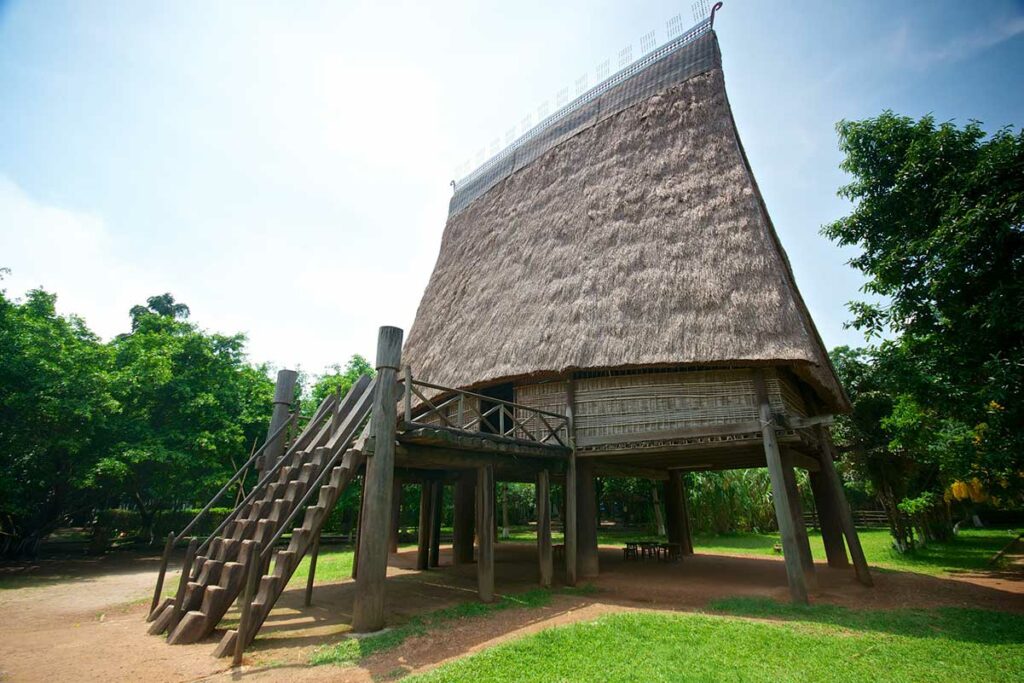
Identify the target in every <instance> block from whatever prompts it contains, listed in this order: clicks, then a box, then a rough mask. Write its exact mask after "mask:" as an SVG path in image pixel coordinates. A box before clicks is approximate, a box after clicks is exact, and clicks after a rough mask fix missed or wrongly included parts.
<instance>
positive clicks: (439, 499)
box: [428, 480, 444, 567]
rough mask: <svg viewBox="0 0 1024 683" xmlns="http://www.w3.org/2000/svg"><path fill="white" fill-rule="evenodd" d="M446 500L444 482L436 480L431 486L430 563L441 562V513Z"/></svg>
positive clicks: (437, 563)
mask: <svg viewBox="0 0 1024 683" xmlns="http://www.w3.org/2000/svg"><path fill="white" fill-rule="evenodd" d="M443 502H444V482H442V481H440V480H439V481H435V482H433V486H431V487H430V553H429V555H430V556H429V558H428V559H429V564H430V566H431V567H437V566H439V565H440V564H441V513H442V512H443V510H442V507H443V505H442V504H443Z"/></svg>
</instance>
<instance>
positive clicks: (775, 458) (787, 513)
mask: <svg viewBox="0 0 1024 683" xmlns="http://www.w3.org/2000/svg"><path fill="white" fill-rule="evenodd" d="M753 380H754V389H755V391H756V393H757V400H758V403H760V414H761V423H762V430H761V438H762V440H763V442H764V453H765V461H766V463H767V466H768V475H769V478H770V479H771V484H772V500H773V501H774V503H775V519H776V520H777V521H778V523H779V532H780V534H781V536H782V554H783V558H784V559H785V561H786V576H787V578H788V579H789V593H790V596H791V597H792V599H793V602H795V603H798V604H804V605H806V604H807V582H806V580H805V578H804V571H803V567H802V566H801V564H800V548H799V547H798V545H797V538H796V529H795V528H794V525H793V511H792V509H791V507H790V503H789V496H788V494H787V491H786V480H785V476H784V475H783V472H782V455H781V454H780V453H779V444H778V442H777V441H776V440H775V425H774V423H773V417H772V408H771V404H769V402H768V392H767V389H766V388H765V380H764V371H763V370H755V371H754V373H753Z"/></svg>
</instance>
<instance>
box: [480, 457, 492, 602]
mask: <svg viewBox="0 0 1024 683" xmlns="http://www.w3.org/2000/svg"><path fill="white" fill-rule="evenodd" d="M476 508H477V509H476V529H477V533H476V536H477V542H478V543H479V548H478V550H477V563H476V576H477V585H478V590H479V592H480V599H481V600H482V601H484V602H493V601H494V467H493V466H492V465H484V466H483V467H481V468H480V469H478V470H477V481H476Z"/></svg>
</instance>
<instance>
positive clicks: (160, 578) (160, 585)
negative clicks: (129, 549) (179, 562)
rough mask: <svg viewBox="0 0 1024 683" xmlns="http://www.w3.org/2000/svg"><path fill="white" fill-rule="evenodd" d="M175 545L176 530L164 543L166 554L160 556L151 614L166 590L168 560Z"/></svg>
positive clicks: (150, 609)
mask: <svg viewBox="0 0 1024 683" xmlns="http://www.w3.org/2000/svg"><path fill="white" fill-rule="evenodd" d="M173 547H174V532H173V531H172V532H171V533H169V534H167V543H165V544H164V554H163V556H162V557H161V558H160V573H159V574H158V575H157V577H156V590H154V591H153V602H152V603H151V604H150V606H149V614H150V616H152V615H153V612H155V611H156V608H157V605H159V604H160V593H162V592H163V590H164V576H165V575H166V574H167V562H168V560H170V557H171V549H172V548H173Z"/></svg>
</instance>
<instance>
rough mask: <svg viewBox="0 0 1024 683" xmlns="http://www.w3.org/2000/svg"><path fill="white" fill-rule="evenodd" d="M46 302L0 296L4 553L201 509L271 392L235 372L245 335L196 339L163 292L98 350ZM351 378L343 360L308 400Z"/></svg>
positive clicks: (243, 451) (94, 340) (78, 323)
mask: <svg viewBox="0 0 1024 683" xmlns="http://www.w3.org/2000/svg"><path fill="white" fill-rule="evenodd" d="M55 303H56V296H55V295H54V294H50V293H48V292H45V291H42V290H33V291H31V292H29V293H28V294H27V295H26V296H25V297H24V300H23V301H18V300H12V299H10V298H8V297H7V294H6V292H0V405H2V406H3V410H2V411H0V531H2V537H0V538H2V541H3V545H2V547H0V550H2V551H3V552H4V553H7V554H19V553H24V552H29V553H30V552H32V550H33V548H34V546H35V544H36V543H37V542H38V540H39V539H40V538H41V537H43V536H45V535H46V534H47V533H49V532H50V531H52V530H53V529H55V528H56V527H58V526H60V525H65V524H69V523H78V524H91V523H94V522H98V523H97V524H96V525H95V526H96V528H98V529H99V528H104V527H111V526H117V525H112V524H110V523H108V522H109V520H111V519H114V518H115V517H117V515H113V516H112V514H111V513H106V512H104V513H102V514H101V512H100V511H103V510H106V509H117V508H123V509H125V510H130V511H131V513H132V514H134V515H137V516H138V520H139V521H138V523H137V524H135V525H134V526H133V527H132V528H133V529H137V530H138V532H139V533H141V534H142V535H143V536H152V535H153V533H154V530H156V531H161V530H162V529H163V527H164V526H166V523H161V522H160V520H164V522H166V520H168V519H171V518H172V517H169V516H168V515H171V514H172V513H174V514H176V511H180V510H185V509H187V508H190V507H193V506H196V505H202V504H204V503H206V502H207V500H208V499H209V498H210V496H211V495H212V494H213V493H214V492H216V490H217V489H218V488H219V487H220V486H221V485H222V484H223V482H224V481H225V479H226V478H227V477H228V476H230V474H231V473H232V472H234V471H235V469H236V468H237V466H238V465H240V464H241V463H242V462H243V461H244V460H245V459H246V458H247V457H248V454H249V452H250V450H251V449H252V448H253V446H254V444H256V443H258V442H261V441H262V439H263V438H264V437H265V436H266V429H267V422H268V420H269V416H270V409H271V399H272V396H273V388H274V387H273V381H272V380H271V379H270V378H269V376H268V368H267V367H266V366H263V365H252V364H250V363H249V362H248V361H247V359H246V356H245V337H244V336H242V335H230V336H226V335H221V334H216V333H210V332H206V331H204V330H201V329H200V328H198V327H197V326H196V325H195V324H193V323H191V322H189V321H188V315H189V310H188V307H187V306H186V305H184V304H182V303H180V302H175V300H174V297H172V296H171V295H170V294H163V295H159V296H154V297H151V298H150V299H149V300H148V301H147V302H146V305H139V306H135V307H133V308H132V309H131V311H130V320H131V331H130V332H128V333H125V334H122V335H119V336H117V337H116V338H114V339H113V340H111V341H110V342H107V343H103V342H102V341H101V340H100V339H99V338H98V337H97V336H96V335H95V334H93V333H92V332H90V331H89V329H88V327H87V326H86V324H85V322H84V321H83V320H81V319H80V318H78V317H75V316H61V315H58V314H57V312H56V309H55ZM364 371H367V368H366V362H365V361H364V360H363V359H361V358H354V359H353V360H352V362H350V363H349V366H348V368H347V369H346V371H344V372H342V373H334V374H328V375H327V376H325V377H324V378H322V379H321V380H320V381H319V382H318V383H317V384H316V385H315V387H314V389H313V392H312V393H313V394H314V395H318V394H324V395H325V394H326V392H327V391H333V390H337V389H342V390H343V389H345V388H346V385H345V384H344V383H345V382H348V383H349V384H350V383H351V376H350V375H351V374H352V373H356V374H358V373H359V372H364ZM335 374H339V376H338V377H335ZM227 502H228V503H230V501H227ZM121 516H123V515H121ZM177 517H180V515H177ZM177 517H173V518H174V519H177ZM121 526H123V525H121ZM157 527H159V528H157ZM118 528H120V527H118Z"/></svg>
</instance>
